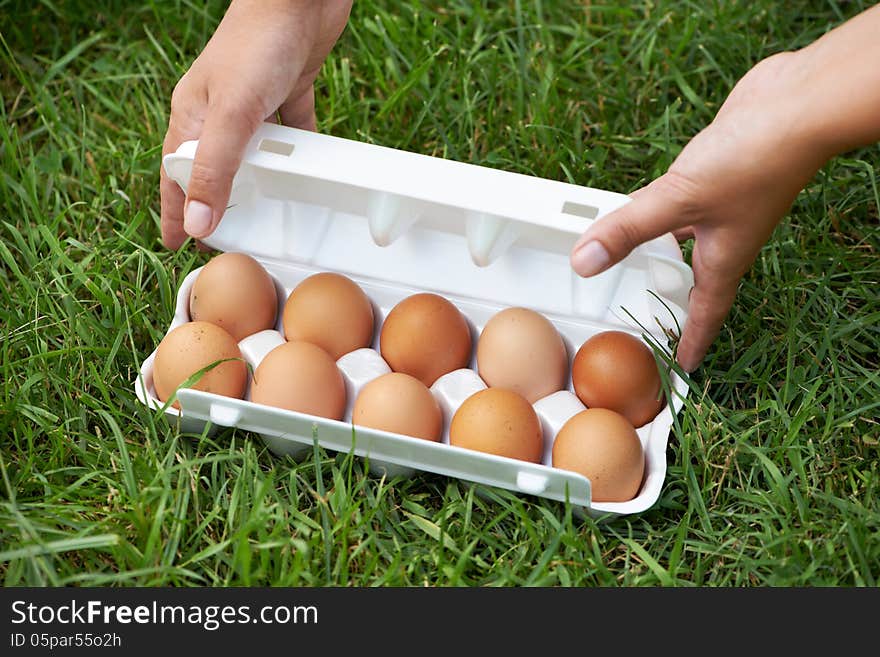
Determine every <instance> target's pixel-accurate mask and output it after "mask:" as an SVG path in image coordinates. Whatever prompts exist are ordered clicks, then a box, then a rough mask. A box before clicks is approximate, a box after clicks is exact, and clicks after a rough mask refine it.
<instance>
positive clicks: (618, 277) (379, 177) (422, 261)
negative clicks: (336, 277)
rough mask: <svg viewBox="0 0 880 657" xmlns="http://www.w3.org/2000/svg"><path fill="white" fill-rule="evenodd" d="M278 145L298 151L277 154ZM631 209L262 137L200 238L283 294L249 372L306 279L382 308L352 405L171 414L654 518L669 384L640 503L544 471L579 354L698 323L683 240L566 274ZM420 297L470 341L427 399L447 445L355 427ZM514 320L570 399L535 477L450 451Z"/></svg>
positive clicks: (517, 179)
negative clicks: (609, 338)
mask: <svg viewBox="0 0 880 657" xmlns="http://www.w3.org/2000/svg"><path fill="white" fill-rule="evenodd" d="M279 143H281V144H288V145H289V146H290V148H289V149H281V148H279V147H278V146H277V145H278V144H279ZM267 144H268V146H267ZM195 147H196V143H195V142H186V143H184V144H182V145H181V147H180V148H179V149H178V151H177V153H175V154H171V155H168V156H166V158H165V160H164V164H165V168H166V171H167V172H168V173H169V175H170V176H171V177H172V178H173V179H175V180H176V181H177V182H178V183H179V184H180V185H181V187H183V188H184V189H185V187H186V183H187V181H188V178H189V170H190V167H191V165H192V158H193V156H194V153H195ZM273 149H274V150H273ZM281 151H283V152H284V153H288V152H289V154H288V155H285V154H282V153H281ZM627 201H628V197H626V196H623V195H620V194H614V193H612V192H605V191H602V190H595V189H591V188H586V187H579V186H575V185H569V184H566V183H560V182H557V181H550V180H544V179H540V178H535V177H531V176H524V175H521V174H513V173H509V172H504V171H498V170H494V169H487V168H485V167H478V166H474V165H468V164H463V163H459V162H453V161H448V160H441V159H439V158H432V157H428V156H423V155H417V154H413V153H407V152H405V151H399V150H393V149H387V148H383V147H379V146H373V145H370V144H362V143H360V142H354V141H350V140H344V139H339V138H336V137H330V136H327V135H319V134H316V133H311V132H306V131H300V130H295V129H292V128H285V127H282V126H277V125H274V124H266V125H264V126H262V127H261V129H260V131H258V133H257V135H256V136H255V137H254V139H253V140H252V141H251V144H250V146H249V147H248V151H247V153H246V155H245V158H244V162H243V165H242V167H241V169H240V170H239V172H238V174H237V175H236V180H235V183H234V186H233V195H232V200H231V202H230V205H231V206H232V207H230V209H229V210H227V213H226V215H225V217H224V220H223V222H221V224H220V227H219V228H218V230H217V231H216V232H215V233H214V234H213V235H212V236H211V237H210V238H209V239H208V240H206V242H207V244H208V245H209V246H211V247H213V248H215V249H217V250H220V251H239V252H244V253H249V254H250V255H252V256H253V257H255V258H256V259H257V260H258V261H259V262H260V263H261V264H262V265H263V266H264V268H265V269H266V270H267V271H268V272H269V274H270V275H271V276H272V277H273V279H274V280H275V283H276V289H277V291H278V299H279V306H278V309H279V312H278V322H277V324H276V327H275V329H274V330H268V331H262V332H260V333H258V334H255V335H253V336H249V337H247V338H245V339H243V340H242V341H241V342H240V347H241V349H242V354H243V356H244V357H245V359H246V360H248V362H249V363H250V365H251V367H253V368H255V367H256V364H258V362H259V360H260V359H261V358H262V357H263V356H265V354H266V353H268V351H269V350H270V349H271V348H272V347H274V346H277V345H278V344H280V340H282V339H283V327H282V325H281V316H282V310H283V308H284V302H285V301H286V299H287V296H288V295H289V293H290V292H291V291H292V290H293V289H294V287H296V285H297V284H298V283H299V282H300V281H302V280H304V279H305V278H307V277H308V276H310V275H312V274H315V273H318V272H324V271H332V272H338V273H341V274H344V275H346V276H348V277H349V278H351V279H352V280H354V281H355V282H356V283H358V284H359V285H360V286H361V288H362V289H363V290H364V292H365V293H366V295H367V297H368V298H369V299H370V300H371V302H372V305H373V309H374V320H375V331H374V336H373V344H372V345H371V347H369V348H364V349H360V350H356V351H354V352H350V353H349V354H345V355H343V356H342V357H341V358H340V359H339V360H338V361H337V365H338V366H339V367H340V370H341V371H342V372H343V377H344V379H345V382H346V391H347V404H346V414H345V416H344V419H343V420H340V421H336V420H328V419H325V418H320V417H315V416H310V415H307V414H303V413H297V412H293V411H287V410H283V409H277V408H273V407H269V406H264V405H261V404H256V403H253V402H251V401H249V399H248V397H247V396H246V397H245V399H242V400H238V399H231V398H226V397H221V396H218V395H214V394H210V393H205V392H201V391H198V390H192V389H183V390H180V391H179V393H178V400H179V402H180V405H181V408H182V409H183V410H182V411H181V412H180V413H179V414H178V412H177V411H176V410H175V409H173V408H168V409H166V413H167V414H168V415H169V417H170V418H173V419H174V420H175V421H177V420H179V421H180V422H181V425H180V426H181V428H182V429H184V430H186V431H200V430H201V429H202V428H203V427H204V426H205V424H206V423H210V424H211V425H222V426H235V427H239V428H241V429H244V430H247V431H252V432H255V433H257V434H259V435H260V436H261V437H262V439H263V440H264V441H265V443H266V444H267V446H268V447H269V448H270V449H271V450H272V451H273V452H274V453H276V454H279V455H284V454H287V455H291V456H293V457H294V458H300V457H302V456H303V455H304V454H305V453H306V452H309V451H310V450H311V449H312V445H313V440H315V439H316V440H317V442H318V444H319V445H321V446H322V447H324V448H325V449H328V450H332V451H343V452H348V451H353V453H354V454H356V455H358V456H363V457H368V458H369V462H370V466H371V469H372V470H374V471H378V472H381V473H384V474H388V475H394V474H404V475H408V474H412V473H414V472H415V471H416V470H423V471H430V472H434V473H437V474H442V475H447V476H452V477H456V478H459V479H462V480H465V481H470V482H476V483H481V484H486V485H489V486H497V487H501V488H505V489H508V490H512V491H517V492H521V493H526V494H531V495H538V496H541V497H546V498H550V499H554V500H559V501H564V500H566V499H568V500H570V501H571V503H572V506H573V509H574V510H575V512H577V513H579V514H584V513H586V514H589V515H592V516H601V515H609V514H610V515H621V514H629V513H637V512H640V511H643V510H645V509H647V508H649V507H650V506H651V505H653V504H654V502H656V500H657V499H658V497H659V492H660V488H661V486H662V482H663V480H664V478H665V473H666V454H665V451H666V445H667V441H668V436H669V432H670V428H671V425H672V419H673V412H676V413H677V412H678V411H679V410H680V408H681V406H682V403H683V399H684V396H685V395H686V394H687V386H686V385H685V384H684V382H683V381H681V380H680V379H679V378H678V377H677V376H675V375H674V374H673V375H672V383H673V389H674V393H673V394H672V395H671V399H670V400H669V401H670V402H671V404H669V403H668V404H667V405H666V406H665V407H664V408H663V409H662V410H661V412H660V413H659V415H658V416H657V417H656V418H655V419H654V420H653V421H652V422H650V423H648V424H647V425H645V426H643V427H641V428H639V429H637V433H638V435H639V438H640V440H641V442H642V445H643V447H644V452H645V457H646V468H645V477H644V480H643V483H642V486H641V489H640V491H639V493H638V494H637V496H636V497H635V498H633V499H632V500H629V501H627V502H614V503H594V502H592V501H591V498H590V483H589V481H588V480H587V479H586V478H585V477H583V476H582V475H579V474H577V473H574V472H569V471H565V470H561V469H559V468H553V467H552V465H551V463H550V450H551V449H552V440H553V437H555V434H556V432H557V431H558V429H559V428H560V427H561V426H562V424H564V422H565V421H566V420H567V419H568V418H569V417H571V416H572V415H574V414H575V413H576V412H577V411H578V410H580V409H582V408H583V405H582V404H581V403H580V401H579V400H578V399H577V397H576V396H575V395H574V394H573V388H572V384H571V376H570V366H571V362H572V358H573V356H574V352H575V351H576V350H577V348H578V347H579V346H580V345H581V344H582V343H583V342H584V341H585V340H586V339H588V338H589V337H591V336H592V335H594V334H596V333H597V332H600V331H604V330H610V329H616V330H623V331H627V332H629V333H631V334H633V335H635V336H637V337H641V335H642V332H643V328H642V327H644V329H646V330H647V331H648V332H649V333H650V334H651V337H652V339H653V340H654V341H656V342H657V343H658V344H661V345H665V344H666V341H667V337H666V331H667V330H669V329H674V328H675V327H676V325H683V321H684V319H685V317H686V313H685V310H684V309H685V308H686V307H687V293H688V291H689V289H690V286H691V285H692V283H693V276H692V273H691V271H690V268H689V267H688V266H687V265H686V264H685V263H683V262H682V261H681V254H680V251H679V250H678V246H677V243H676V242H675V240H674V238H672V237H671V236H664V237H663V238H658V239H657V240H654V241H652V242H650V243H648V244H646V245H643V246H642V247H640V248H639V249H636V251H634V252H633V254H631V255H630V256H629V257H628V258H627V259H626V260H624V261H623V262H621V263H619V264H618V265H615V266H614V267H612V268H610V269H609V270H608V271H607V272H605V273H603V274H601V275H599V276H597V277H593V278H590V279H582V278H580V277H579V276H577V275H576V274H574V273H573V272H572V271H571V267H570V264H569V260H568V253H569V251H570V249H571V246H572V245H573V243H574V241H575V240H576V239H577V237H578V236H579V235H580V234H581V232H583V230H584V229H585V228H586V227H587V226H588V225H589V223H590V222H591V221H594V220H597V219H601V217H602V216H603V215H604V214H606V213H607V212H609V211H611V210H613V209H615V208H617V207H620V206H621V205H622V204H624V203H626V202H627ZM198 271H199V270H195V271H193V272H191V273H190V274H189V275H188V276H187V277H186V278H185V279H184V281H183V282H182V284H181V287H180V289H179V291H178V298H177V306H176V312H175V316H174V319H173V320H172V323H171V326H170V327H169V331H170V330H171V329H173V328H175V327H176V326H178V325H179V324H181V323H183V322H185V321H189V313H188V307H187V306H188V299H189V291H190V289H191V286H192V283H193V281H194V280H195V277H196V276H197V275H198ZM419 292H433V293H436V294H440V295H441V296H443V297H445V298H446V299H448V300H449V301H450V302H452V303H453V304H454V305H456V306H457V307H458V308H459V310H460V311H461V312H462V314H463V315H464V316H465V318H466V319H467V320H468V323H469V325H470V328H471V333H472V337H473V346H474V348H473V350H472V356H471V362H470V363H469V367H468V368H466V369H463V370H457V371H455V372H451V373H448V374H446V375H444V376H443V377H440V379H438V380H437V381H436V382H435V383H434V385H433V386H432V387H431V390H432V393H433V394H434V396H435V398H436V399H437V400H438V402H439V404H440V406H441V410H442V411H443V420H444V422H443V438H442V440H441V441H439V442H436V443H435V442H431V441H427V440H422V439H419V438H413V437H410V436H404V435H400V434H394V433H389V432H385V431H379V430H375V429H368V428H364V427H353V426H352V424H351V423H350V418H351V410H352V405H353V403H354V399H355V396H356V393H357V392H358V391H359V390H360V389H361V388H362V387H363V386H364V385H365V384H366V383H368V382H369V381H370V380H372V379H374V378H376V377H377V376H380V375H381V374H383V373H385V372H386V371H389V370H390V368H388V365H387V363H385V362H384V360H383V359H382V358H381V356H380V355H379V335H380V330H381V325H382V322H383V321H384V318H385V317H386V316H387V314H388V313H389V312H390V310H391V309H392V308H393V307H394V306H395V305H396V304H397V303H398V302H399V301H401V300H403V299H404V298H406V297H408V296H410V295H412V294H417V293H419ZM511 306H522V307H527V308H530V309H532V310H535V311H537V312H540V313H541V314H542V315H544V316H545V317H547V319H549V320H550V321H551V322H552V323H553V324H554V326H555V327H556V328H557V330H558V331H559V333H560V335H561V336H562V337H563V341H564V343H565V345H566V350H567V351H568V363H569V373H568V378H567V387H566V389H565V390H562V391H558V392H556V393H553V394H551V395H549V396H547V397H545V398H544V399H541V400H538V401H537V402H535V404H534V405H533V406H534V408H535V410H536V412H537V414H538V416H539V418H540V420H541V424H542V428H543V430H544V436H545V444H544V460H543V462H542V463H540V464H533V463H527V462H524V461H519V460H515V459H510V458H506V457H500V456H495V455H492V454H485V453H481V452H475V451H472V450H467V449H464V448H460V447H456V446H451V445H449V444H448V440H449V439H448V435H449V434H448V432H449V423H450V420H451V417H452V415H453V414H454V412H455V410H457V408H458V406H459V405H460V404H461V403H462V402H463V401H464V399H465V398H467V396H469V394H472V393H473V392H475V391H476V390H477V389H479V388H480V386H481V385H482V386H484V385H485V384H484V383H483V382H482V380H481V379H480V378H479V376H478V374H477V373H476V370H477V367H476V344H477V338H478V336H479V333H480V331H481V330H482V328H483V326H484V325H485V324H486V322H487V321H488V320H489V319H490V318H491V317H492V316H493V315H494V314H496V313H497V312H499V311H501V310H503V309H504V308H507V307H511ZM154 354H155V352H154ZM154 354H151V355H150V357H148V358H147V359H146V360H145V362H144V363H143V367H142V369H141V377H139V382H136V385H135V389H136V393H137V395H138V397H139V398H140V399H141V401H142V402H144V403H146V404H149V405H151V406H152V407H154V408H160V407H161V406H162V404H161V403H160V402H158V400H157V399H156V397H155V391H154V389H153V386H152V361H153V357H154ZM386 368H387V369H386Z"/></svg>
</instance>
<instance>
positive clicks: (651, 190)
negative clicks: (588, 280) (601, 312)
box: [571, 173, 696, 276]
mask: <svg viewBox="0 0 880 657" xmlns="http://www.w3.org/2000/svg"><path fill="white" fill-rule="evenodd" d="M693 186H694V185H693V183H692V182H690V181H689V180H687V179H685V178H682V177H681V176H680V175H677V174H670V173H666V174H664V175H662V176H660V177H659V178H657V179H656V180H654V181H653V182H652V183H650V184H649V185H648V186H646V187H643V188H642V189H639V190H637V191H636V192H633V193H632V194H631V195H630V196H631V197H632V201H630V202H629V203H627V204H626V205H624V206H623V207H622V208H619V209H617V210H615V211H614V212H611V213H609V214H607V215H605V216H604V217H602V218H601V219H598V220H596V222H595V223H593V225H592V226H590V227H589V228H588V229H587V230H586V231H585V232H584V234H583V235H582V236H581V238H580V239H579V240H578V241H577V243H576V244H575V245H574V248H572V251H571V266H572V268H573V269H574V270H575V271H576V272H577V273H578V274H580V275H581V276H595V275H596V274H600V273H602V272H603V271H605V270H606V269H608V268H609V267H611V266H612V265H614V264H617V263H618V262H620V261H621V260H623V259H624V258H625V257H626V256H627V255H629V253H630V252H631V251H632V250H633V249H634V248H636V247H637V246H639V245H640V244H643V243H644V242H647V241H649V240H652V239H654V238H655V237H660V236H661V235H664V234H666V233H668V232H670V231H673V230H677V229H680V228H684V227H686V226H690V225H691V224H693V223H694V222H695V220H696V216H695V204H694V203H693V200H692V199H693V198H695V196H694V194H693V192H692V188H693Z"/></svg>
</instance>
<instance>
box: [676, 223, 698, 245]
mask: <svg viewBox="0 0 880 657" xmlns="http://www.w3.org/2000/svg"><path fill="white" fill-rule="evenodd" d="M672 235H673V236H674V237H675V239H677V240H678V241H679V242H686V241H687V240H692V239H694V227H693V226H685V227H684V228H676V229H675V230H673V231H672Z"/></svg>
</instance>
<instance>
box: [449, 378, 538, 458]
mask: <svg viewBox="0 0 880 657" xmlns="http://www.w3.org/2000/svg"><path fill="white" fill-rule="evenodd" d="M449 444H450V445H456V446H458V447H466V448H467V449H473V450H476V451H478V452H488V453H489V454H497V455H499V456H508V457H510V458H514V459H520V460H522V461H530V462H532V463H539V462H540V461H541V455H542V454H543V451H544V435H543V433H542V431H541V421H540V420H539V419H538V415H537V413H535V409H534V408H532V405H531V404H530V403H529V402H528V401H526V399H525V397H523V396H522V395H520V394H519V393H516V392H513V391H512V390H506V389H504V388H486V389H485V390H480V391H479V392H476V393H474V394H473V395H471V396H470V397H468V398H467V399H465V400H464V402H463V403H462V405H461V406H459V407H458V410H457V411H456V412H455V414H454V415H453V416H452V422H451V423H450V425H449Z"/></svg>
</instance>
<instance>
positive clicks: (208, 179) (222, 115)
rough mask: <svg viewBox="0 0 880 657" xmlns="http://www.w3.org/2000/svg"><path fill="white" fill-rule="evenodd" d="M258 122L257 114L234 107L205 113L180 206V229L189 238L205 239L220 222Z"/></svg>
mask: <svg viewBox="0 0 880 657" xmlns="http://www.w3.org/2000/svg"><path fill="white" fill-rule="evenodd" d="M262 120H263V119H262V117H260V116H259V113H254V112H253V111H248V110H246V109H242V108H240V107H236V106H214V107H212V108H211V109H210V110H209V113H208V116H207V118H206V119H205V122H204V124H203V125H202V131H201V134H200V135H199V145H198V147H197V148H196V155H195V159H194V160H193V166H192V173H191V174H190V178H189V184H188V185H187V189H186V202H185V204H184V207H183V228H184V230H185V231H186V232H187V233H188V234H189V235H191V236H192V237H195V238H204V237H207V236H208V235H210V234H211V233H213V232H214V229H216V228H217V224H219V223H220V219H221V218H222V217H223V213H224V211H225V210H226V206H227V204H228V203H229V194H230V192H231V190H232V179H233V177H235V173H236V171H238V167H239V166H240V165H241V160H242V156H243V154H244V149H245V147H246V146H247V144H248V142H249V141H250V139H251V137H253V136H254V133H256V131H257V128H258V127H259V126H260V123H261V122H262Z"/></svg>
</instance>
